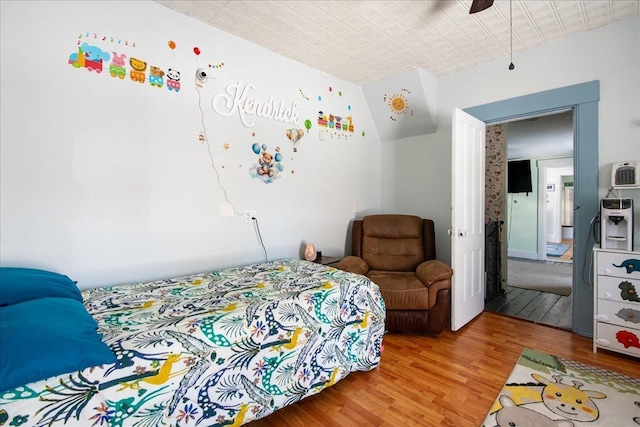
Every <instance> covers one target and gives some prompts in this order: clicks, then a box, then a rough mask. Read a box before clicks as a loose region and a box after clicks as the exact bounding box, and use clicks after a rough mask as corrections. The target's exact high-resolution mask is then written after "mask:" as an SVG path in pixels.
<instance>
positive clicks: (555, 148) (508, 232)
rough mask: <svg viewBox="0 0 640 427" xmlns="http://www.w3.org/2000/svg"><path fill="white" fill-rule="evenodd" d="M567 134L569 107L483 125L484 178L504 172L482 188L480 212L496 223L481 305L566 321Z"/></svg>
mask: <svg viewBox="0 0 640 427" xmlns="http://www.w3.org/2000/svg"><path fill="white" fill-rule="evenodd" d="M573 140H574V135H573V111H572V110H567V111H562V112H557V113H555V114H548V115H543V116H537V117H529V118H525V119H521V120H517V121H511V122H507V123H501V124H498V125H492V126H489V127H487V156H491V157H492V158H493V159H494V161H493V162H490V161H489V160H487V181H495V177H496V176H499V175H501V173H503V174H505V175H506V176H505V179H502V180H500V181H499V183H497V185H496V183H495V182H494V183H493V184H494V185H493V187H489V186H488V188H487V203H486V205H487V209H485V216H486V217H487V218H488V219H489V220H494V221H496V220H497V221H499V222H500V223H502V224H504V230H502V232H501V233H500V254H499V256H498V258H499V260H500V261H499V263H500V264H501V266H500V273H501V279H502V280H501V285H502V292H501V293H493V294H492V295H489V293H487V304H486V309H487V310H489V311H494V312H499V313H503V314H506V315H509V316H513V317H518V318H522V319H527V320H531V321H534V322H536V323H542V324H547V325H550V326H555V327H559V328H562V329H569V330H570V329H571V318H572V316H571V297H570V295H571V292H572V285H573V278H572V266H571V263H572V249H573V238H572V233H571V231H570V230H572V226H573V205H572V204H571V206H570V207H569V206H568V205H567V204H568V203H569V202H571V203H573V197H570V198H567V197H565V195H567V194H569V193H570V192H569V191H565V186H569V184H571V185H572V183H573ZM500 157H502V158H504V159H505V160H506V161H502V162H500V161H495V159H497V158H500ZM507 166H508V167H507ZM492 169H493V170H492ZM565 184H566V185H565ZM496 187H498V188H496ZM571 189H572V187H571ZM498 193H502V194H498ZM571 193H572V191H571ZM496 201H499V202H497V203H496ZM501 204H502V206H500V205H501ZM487 236H488V237H489V236H490V235H489V233H487ZM487 241H489V239H487ZM487 246H489V245H487ZM490 274H492V273H491V272H490V271H489V270H487V282H488V283H489V281H490V279H491V278H490V277H489V275H490Z"/></svg>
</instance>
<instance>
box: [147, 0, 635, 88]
mask: <svg viewBox="0 0 640 427" xmlns="http://www.w3.org/2000/svg"><path fill="white" fill-rule="evenodd" d="M156 1H157V2H158V3H161V4H163V5H165V6H167V7H169V8H171V9H173V10H175V11H178V12H181V13H184V14H186V15H189V16H191V17H193V18H195V19H198V20H200V21H203V22H206V23H208V24H210V25H212V26H214V27H217V28H219V29H221V30H224V31H226V32H228V33H231V34H234V35H236V36H239V37H242V38H244V39H246V40H250V41H252V42H254V43H256V44H258V45H260V46H263V47H265V48H267V49H270V50H272V51H274V52H277V53H279V54H281V55H283V56H286V57H288V58H291V59H294V60H296V61H298V62H301V63H304V64H307V65H309V66H311V67H313V68H315V69H318V70H322V71H324V72H326V73H329V74H331V75H334V76H336V77H339V78H341V79H344V80H347V81H349V82H352V83H356V84H360V85H363V84H366V83H371V82H375V81H378V80H381V79H383V78H386V77H388V76H391V75H394V74H397V73H399V72H402V71H409V70H414V69H416V68H422V69H423V70H426V71H428V72H429V73H431V74H433V75H435V76H441V75H445V74H448V73H451V72H454V71H458V70H461V69H464V68H467V67H472V66H474V65H477V64H480V63H483V62H487V61H490V60H493V59H497V58H504V60H505V67H507V66H508V65H509V62H510V50H511V40H512V39H511V33H510V31H509V20H510V7H509V6H510V2H509V1H507V0H496V1H495V3H494V5H493V6H492V7H491V8H489V9H487V10H484V11H482V12H479V13H476V14H473V15H469V13H468V12H469V8H470V6H471V0H421V1H417V0H396V1H387V0H364V1H356V0H343V1H329V0H324V1H312V0H288V1H270V0H257V1H249V0H228V1H227V0H225V1H219V0H156ZM512 10H513V15H512V16H513V19H512V22H513V53H514V56H513V59H514V63H515V64H516V67H517V52H520V51H523V50H526V49H531V48H533V47H536V46H541V45H543V44H545V43H549V42H551V41H554V40H558V39H562V38H565V37H567V36H569V35H571V34H573V33H577V32H581V31H589V30H592V29H594V28H597V27H601V26H603V25H607V24H610V23H612V22H615V21H619V20H622V19H626V18H628V17H631V16H635V15H639V14H640V0H556V1H546V0H533V1H521V0H513V8H512Z"/></svg>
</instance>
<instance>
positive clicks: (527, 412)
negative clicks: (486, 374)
mask: <svg viewBox="0 0 640 427" xmlns="http://www.w3.org/2000/svg"><path fill="white" fill-rule="evenodd" d="M500 404H501V405H502V409H500V410H499V411H498V412H496V423H497V425H498V427H512V426H517V427H573V423H572V422H571V421H568V420H558V421H554V420H552V419H551V418H548V417H547V416H545V415H543V414H540V413H538V412H536V411H533V410H531V409H527V408H525V407H522V406H518V405H516V404H515V403H514V402H513V400H511V399H510V398H509V396H500Z"/></svg>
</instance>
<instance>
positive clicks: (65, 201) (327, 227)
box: [0, 1, 381, 288]
mask: <svg viewBox="0 0 640 427" xmlns="http://www.w3.org/2000/svg"><path fill="white" fill-rule="evenodd" d="M0 7H1V9H0V12H1V13H0V14H1V16H2V18H1V19H2V21H1V23H2V25H1V26H2V29H1V31H2V32H1V43H2V49H1V61H0V63H1V66H2V69H1V73H0V74H1V82H2V88H1V92H2V105H1V118H0V122H1V123H2V127H1V132H2V134H1V145H0V150H1V151H0V157H1V162H2V163H1V176H0V196H1V211H0V221H1V222H0V228H1V233H0V264H1V265H2V266H25V267H35V268H44V269H49V270H53V271H58V272H61V273H64V274H67V275H69V276H70V277H71V278H73V279H74V280H77V281H78V282H79V285H80V287H81V288H87V287H94V286H100V285H106V284H118V283H124V282H133V281H138V280H148V279H156V278H166V277H171V276H176V275H179V274H187V273H192V272H198V271H204V270H209V269H214V268H220V267H226V266H235V265H241V264H247V263H251V262H258V261H262V260H263V259H264V257H263V252H262V249H261V247H260V246H259V244H258V239H257V237H256V234H255V232H254V227H253V226H252V225H251V224H245V222H244V219H243V218H242V217H240V216H234V217H222V216H221V214H220V212H221V203H222V202H223V201H225V199H228V200H229V201H230V202H232V203H233V204H234V206H235V210H236V211H237V212H238V213H242V212H244V211H245V210H255V211H256V212H257V217H258V220H259V228H260V231H261V233H262V238H263V240H264V244H265V245H266V249H267V252H268V256H269V259H277V258H284V257H296V258H297V257H299V256H300V253H301V252H300V249H301V246H302V245H304V244H305V243H306V242H307V241H313V242H314V243H315V245H316V248H317V249H318V250H322V251H323V253H324V254H326V255H342V254H343V251H344V248H345V240H346V235H347V229H348V224H349V221H350V220H351V219H352V218H353V217H354V215H355V214H354V203H357V204H358V205H359V206H360V209H361V210H362V211H376V210H379V209H380V204H381V194H380V182H381V168H380V164H381V153H380V150H381V144H380V140H379V138H378V136H377V133H376V131H375V126H374V124H373V121H372V119H371V117H370V114H369V111H368V109H367V107H366V103H365V99H364V95H363V92H362V89H361V88H360V87H359V86H356V85H353V84H350V83H347V82H344V81H341V80H339V79H337V78H335V77H332V76H329V75H327V74H324V73H321V72H319V71H316V70H314V69H311V68H309V67H307V66H304V65H301V64H299V63H297V62H294V61H291V60H289V59H286V58H284V57H281V56H279V55H277V54H275V53H273V52H271V51H268V50H266V49H263V48H260V47H258V46H256V45H254V44H252V43H249V42H247V41H245V40H242V39H239V38H237V37H235V36H232V35H230V34H227V33H224V32H222V31H219V30H217V29H215V28H212V27H210V26H207V25H205V24H203V23H201V22H198V21H196V20H193V19H191V18H188V17H186V16H184V15H181V14H178V13H176V12H173V11H171V10H169V9H167V8H165V7H163V6H161V5H159V4H157V3H154V2H149V1H143V2H128V1H110V2H96V1H91V2H77V1H69V2H61V1H57V2H31V1H2V2H0ZM86 32H89V33H90V34H89V36H88V37H87V36H86ZM94 32H95V33H96V38H95V39H94V38H93V37H94V36H93V33H94ZM101 37H106V41H102V40H101ZM110 37H114V38H116V39H121V43H120V44H118V42H116V41H115V40H114V41H113V42H111V41H110ZM94 40H95V41H94ZM169 40H172V41H174V42H175V44H176V48H175V49H171V48H170V47H169V45H168V42H169ZM78 41H80V42H85V41H87V42H90V43H92V44H93V43H97V44H98V45H100V46H104V47H103V48H104V49H105V50H111V49H110V48H111V47H113V48H114V50H117V51H118V52H119V53H120V52H126V53H127V55H128V56H136V57H138V58H140V59H143V60H146V61H147V62H148V63H149V65H156V66H159V67H160V68H162V69H163V70H165V71H167V70H168V69H169V68H174V69H177V70H179V71H181V76H182V89H181V91H180V92H179V93H172V92H169V91H168V90H167V88H166V86H165V87H163V88H153V87H151V86H150V85H149V84H148V82H145V83H144V84H140V83H137V82H133V81H131V80H130V79H129V76H128V75H127V77H126V78H125V79H124V80H120V79H117V78H112V77H111V76H109V75H108V74H107V73H106V72H103V73H102V74H101V75H98V74H97V73H95V72H89V71H88V70H87V69H85V68H74V67H73V66H71V65H69V64H68V63H67V60H68V58H69V56H70V54H72V53H74V52H75V51H76V49H77V44H78ZM125 41H127V42H128V44H127V46H126V47H124V43H125ZM133 43H136V46H135V48H134V47H133ZM193 47H199V49H200V52H201V53H200V55H196V54H195V53H194V51H193ZM221 63H224V66H222V67H220V68H217V69H210V76H212V77H215V80H213V79H212V80H208V81H207V83H206V84H205V86H204V87H203V88H202V89H201V90H200V91H198V90H197V89H196V86H195V77H194V76H195V71H196V69H197V68H199V67H205V68H206V67H208V65H209V64H213V65H216V64H221ZM127 68H128V67H127ZM238 81H242V82H246V83H252V84H253V85H254V86H255V90H254V91H253V92H252V93H251V95H250V96H251V97H253V98H255V99H256V100H264V101H266V100H267V99H268V98H269V95H273V97H274V99H276V100H278V101H283V102H285V103H287V104H288V105H290V104H291V103H292V102H297V103H298V107H297V108H298V112H299V116H300V121H299V122H298V123H297V125H296V126H295V127H296V128H302V129H304V124H303V123H304V121H305V120H306V119H310V120H311V121H312V123H313V127H312V128H311V131H310V132H309V133H306V134H305V136H304V137H303V138H302V140H301V141H300V146H299V149H298V152H297V153H294V152H293V150H292V147H291V143H290V141H289V140H288V139H287V138H286V135H285V132H286V130H287V129H288V128H290V127H292V126H291V125H289V124H286V123H282V122H280V121H276V120H271V119H265V118H261V117H253V119H254V121H255V126H253V127H247V126H244V125H243V124H242V123H241V121H240V119H239V116H238V115H237V114H233V115H231V116H229V117H224V116H222V115H219V114H217V113H216V112H214V111H213V109H212V107H211V102H212V99H213V98H214V96H216V95H217V94H219V93H222V92H224V90H225V87H226V86H227V85H228V84H231V83H235V82H238ZM329 88H331V89H332V90H331V91H330V90H329ZM319 97H320V98H319ZM201 109H202V113H201ZM319 110H322V111H324V112H326V113H327V112H328V113H331V112H333V113H334V114H341V115H342V116H343V117H345V116H347V115H348V114H350V115H352V116H353V120H354V125H355V132H354V133H353V134H351V135H349V136H348V137H346V138H337V137H335V136H332V134H329V133H328V134H326V138H325V140H324V141H321V140H320V137H319V135H320V133H319V131H318V125H317V122H316V121H317V115H318V111H319ZM347 113H348V114H347ZM205 130H206V135H207V136H208V142H209V145H210V149H211V151H210V152H211V155H212V158H213V161H214V162H213V163H214V165H215V166H216V169H217V172H218V173H219V183H218V179H217V176H216V172H215V171H214V168H213V167H212V164H211V163H212V162H211V160H210V157H209V152H208V148H207V144H206V143H204V142H201V141H200V140H199V134H200V132H202V131H205ZM362 131H365V135H364V136H363V135H362ZM336 135H337V134H336ZM225 143H227V144H228V149H225V148H224V144H225ZM253 143H258V144H266V145H267V146H268V151H269V152H271V154H275V149H276V147H280V149H281V154H282V155H283V160H282V164H283V165H284V170H283V172H282V174H281V178H280V179H278V180H276V181H275V182H273V183H270V184H265V183H263V182H262V181H260V180H259V179H255V178H252V177H251V176H250V174H249V169H250V168H251V167H252V166H253V165H254V164H255V163H257V161H258V155H257V154H255V153H254V152H253V151H252V150H251V147H252V144H253ZM225 192H226V196H225Z"/></svg>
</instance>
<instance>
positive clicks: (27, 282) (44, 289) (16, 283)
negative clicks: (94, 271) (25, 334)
mask: <svg viewBox="0 0 640 427" xmlns="http://www.w3.org/2000/svg"><path fill="white" fill-rule="evenodd" d="M45 297H57V298H71V299H75V300H78V301H79V302H82V294H81V293H80V290H79V289H78V286H76V283H75V282H74V281H73V280H71V279H69V278H68V277H67V276H64V275H62V274H58V273H52V272H50V271H45V270H35V269H32V268H17V267H2V268H0V307H2V306H5V305H11V304H16V303H19V302H23V301H29V300H32V299H37V298H45Z"/></svg>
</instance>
